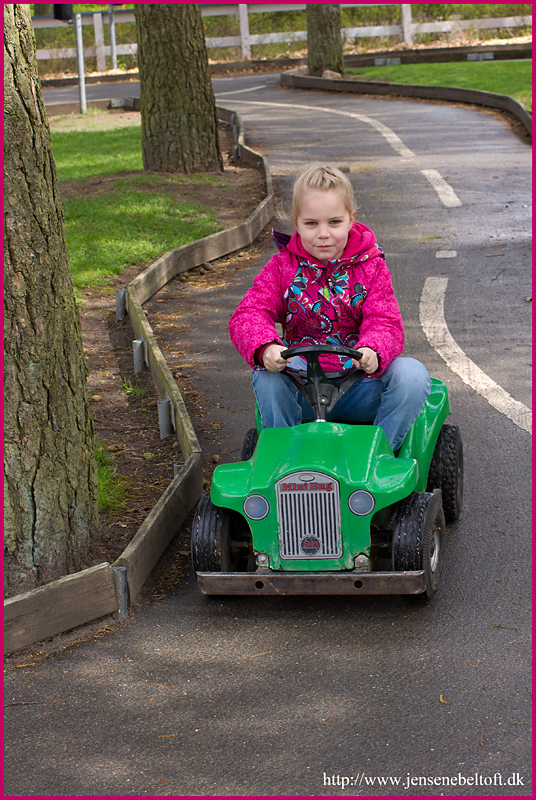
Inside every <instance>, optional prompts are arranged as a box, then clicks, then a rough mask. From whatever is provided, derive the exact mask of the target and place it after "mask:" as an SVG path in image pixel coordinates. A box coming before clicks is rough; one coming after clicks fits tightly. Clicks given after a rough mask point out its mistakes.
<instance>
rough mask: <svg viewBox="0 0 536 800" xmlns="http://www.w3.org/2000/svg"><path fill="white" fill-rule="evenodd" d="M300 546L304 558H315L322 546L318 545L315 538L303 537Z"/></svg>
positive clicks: (317, 540) (318, 541)
mask: <svg viewBox="0 0 536 800" xmlns="http://www.w3.org/2000/svg"><path fill="white" fill-rule="evenodd" d="M300 546H301V549H302V551H303V552H304V553H305V555H306V556H315V555H316V554H317V553H318V551H319V550H320V548H321V546H322V545H321V544H320V539H317V538H316V536H304V538H303V539H302V540H301V543H300Z"/></svg>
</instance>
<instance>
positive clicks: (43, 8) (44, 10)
mask: <svg viewBox="0 0 536 800" xmlns="http://www.w3.org/2000/svg"><path fill="white" fill-rule="evenodd" d="M52 5H53V4H52V3H39V4H38V5H37V4H36V5H34V12H33V15H34V17H41V16H43V17H45V16H47V15H49V14H52V13H53V10H52Z"/></svg>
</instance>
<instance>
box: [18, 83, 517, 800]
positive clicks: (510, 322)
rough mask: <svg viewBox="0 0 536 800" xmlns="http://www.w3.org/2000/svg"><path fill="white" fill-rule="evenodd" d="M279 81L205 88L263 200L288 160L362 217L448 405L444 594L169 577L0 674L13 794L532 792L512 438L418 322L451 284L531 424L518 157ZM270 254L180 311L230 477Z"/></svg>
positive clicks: (447, 306)
mask: <svg viewBox="0 0 536 800" xmlns="http://www.w3.org/2000/svg"><path fill="white" fill-rule="evenodd" d="M277 80H278V76H277V75H275V74H270V75H265V74H263V75H248V76H239V77H232V78H215V79H214V87H215V90H216V94H217V99H218V103H219V104H221V105H224V106H227V107H229V108H233V109H234V110H236V111H237V112H238V113H239V114H240V115H241V116H242V119H243V120H244V123H245V128H246V136H247V140H248V143H249V144H250V145H251V146H253V147H254V148H256V149H257V150H259V151H260V152H262V153H264V154H265V155H266V156H267V158H268V160H269V163H270V168H271V171H272V174H273V176H274V179H275V183H276V187H277V190H278V193H279V194H280V195H281V196H284V195H285V194H286V193H287V192H288V188H289V185H290V181H291V177H292V175H293V174H294V173H295V172H296V170H297V169H298V168H299V167H300V166H301V165H302V164H303V163H306V162H309V161H311V160H317V159H320V160H325V161H328V162H330V163H335V164H337V165H340V166H344V167H346V168H348V169H349V170H350V173H349V174H350V177H351V179H352V182H353V183H354V185H355V188H356V193H357V197H358V201H359V211H358V218H359V219H360V220H362V221H363V222H365V223H366V224H368V225H370V226H371V227H372V228H373V229H374V230H375V232H376V234H377V238H378V241H379V243H380V244H381V246H382V247H383V249H384V250H385V251H386V255H387V263H388V265H389V266H390V268H391V271H392V273H393V279H394V284H395V290H396V293H397V296H398V299H399V302H400V305H401V309H402V313H403V316H404V320H405V326H406V352H407V354H408V355H411V356H414V357H416V358H419V359H420V360H422V361H423V362H424V364H425V365H426V367H427V368H428V369H429V371H430V372H431V374H432V375H433V376H435V377H438V378H441V379H442V380H444V381H445V383H446V384H447V386H448V388H449V395H450V399H451V405H452V411H453V413H452V419H453V421H455V422H456V423H457V424H459V426H460V428H461V430H462V435H463V440H464V449H465V463H466V475H465V505H464V510H463V513H462V515H461V517H460V520H459V521H458V523H457V524H455V525H451V526H449V528H448V537H447V552H446V570H445V574H444V578H443V583H442V587H441V590H440V592H439V593H438V594H437V595H436V597H435V598H434V600H433V601H432V602H431V603H429V604H427V605H424V606H422V605H415V604H413V603H410V602H408V600H405V599H403V598H398V597H386V598H382V597H379V598H378V597H376V598H366V597H357V598H353V597H352V598H325V597H324V598H315V597H312V598H299V597H294V598H268V597H264V598H238V597H235V598H228V599H223V600H222V599H215V598H213V599H205V598H203V597H201V596H200V595H199V593H198V592H197V590H196V588H195V583H194V580H193V578H192V576H191V575H190V576H187V577H185V578H184V580H183V581H181V582H180V584H179V585H177V587H176V590H175V592H174V593H173V595H171V596H169V597H167V598H166V599H165V600H163V601H161V602H159V603H158V604H156V605H153V606H149V607H147V608H145V609H144V610H143V611H141V612H139V613H138V614H136V615H135V616H134V617H133V618H132V619H131V620H130V622H129V623H128V624H126V625H124V626H123V627H119V628H117V629H116V630H114V632H113V633H111V634H109V635H108V636H106V637H104V638H102V639H100V640H99V641H88V642H86V643H81V644H79V645H77V646H76V647H71V648H68V649H67V650H64V651H62V652H59V653H57V654H55V655H54V656H53V657H50V658H48V659H46V660H45V661H43V662H41V663H39V664H38V665H37V666H36V667H24V666H19V667H18V668H16V669H10V670H9V671H8V672H7V675H6V703H7V704H8V709H7V713H6V727H5V734H6V741H7V751H6V761H5V763H6V784H5V793H6V795H8V796H13V795H15V796H19V795H119V796H127V795H153V796H154V795H157V796H160V795H258V796H267V795H269V796H273V795H312V796H316V795H344V794H348V795H363V796H375V795H378V796H386V795H392V796H402V795H426V796H440V795H445V796H446V795H461V796H465V795H474V796H490V795H518V796H525V795H529V794H530V793H531V748H530V739H529V736H530V721H531V715H530V705H529V703H530V701H529V697H530V682H531V673H530V667H529V661H530V609H531V599H530V582H531V546H530V545H531V517H530V511H529V509H530V497H531V494H530V472H531V436H530V434H529V433H528V432H527V431H526V430H524V429H522V428H521V427H519V426H518V425H516V424H515V422H513V421H512V420H511V419H509V418H508V417H507V416H506V415H505V414H504V413H501V411H500V410H498V409H496V408H493V407H492V406H491V405H490V404H489V402H488V401H487V400H486V399H485V397H483V396H482V394H481V393H479V391H478V387H477V388H473V387H471V386H469V385H467V384H466V383H464V382H463V381H462V379H461V378H460V377H459V376H458V375H457V374H456V373H455V372H454V371H453V370H452V369H451V368H450V367H449V366H448V365H447V363H446V362H445V360H444V359H443V358H442V357H441V356H440V355H439V353H438V352H437V351H436V349H435V348H434V347H433V346H432V345H431V344H430V342H429V341H428V339H427V338H426V335H425V333H424V330H423V328H422V325H421V323H420V314H421V312H422V309H421V308H420V306H421V298H422V293H423V288H424V285H425V281H426V280H427V279H428V278H443V279H447V289H446V294H445V300H444V310H445V323H446V325H447V326H448V330H449V331H450V334H451V335H452V337H453V339H454V340H455V342H456V344H457V345H458V346H459V347H460V348H461V349H462V350H463V352H464V353H465V354H466V355H467V357H468V358H469V359H470V360H471V361H472V362H474V364H476V365H477V366H478V367H479V368H480V370H481V371H482V373H484V374H485V375H486V376H489V378H490V379H492V380H493V381H495V382H496V384H498V385H499V386H501V387H502V388H504V389H506V390H507V391H508V392H509V393H510V395H511V396H512V397H513V398H514V399H515V400H517V401H518V402H519V403H522V404H523V405H525V406H529V405H530V387H531V368H530V362H531V353H530V311H531V308H530V305H531V304H530V302H528V301H527V298H528V297H530V295H531V288H530V264H531V261H530V239H529V235H530V224H529V222H530V212H531V199H530V198H531V194H530V189H531V180H530V174H531V151H530V147H529V146H528V145H527V143H526V142H525V141H522V140H521V139H519V138H518V137H517V135H516V134H515V133H514V132H513V131H512V130H511V129H510V128H509V127H508V125H507V124H506V123H505V121H504V120H503V119H502V118H501V117H499V116H497V115H495V114H490V113H486V112H482V111H478V110H475V109H472V108H468V107H464V106H452V105H447V104H439V103H426V102H419V101H408V100H393V99H385V98H381V99H380V98H374V97H359V96H355V95H339V94H332V93H323V92H308V91H290V90H284V89H281V88H280V87H278V85H277ZM128 86H129V88H130V95H128V96H132V85H130V84H129V85H128ZM94 88H95V89H96V88H97V87H88V93H89V90H90V89H91V90H93V89H94ZM104 88H105V89H106V91H107V93H108V96H117V94H116V93H115V92H114V93H113V94H110V87H109V86H108V87H104ZM114 88H115V87H114ZM49 91H58V90H49ZM62 91H63V90H62ZM47 94H48V91H47V92H46V93H45V95H47ZM431 170H432V171H433V173H431V172H430V171H431ZM437 175H439V176H440V178H442V180H443V183H438V182H437V180H435V183H436V185H437V186H439V189H436V188H434V185H432V182H431V177H433V176H435V179H437ZM445 185H446V186H447V187H450V192H448V191H447V190H446V189H445ZM449 197H450V199H451V200H452V198H453V197H455V198H457V200H458V203H459V204H457V205H445V200H448V198H449ZM273 251H274V248H273V247H272V246H271V245H270V244H266V245H265V246H263V248H262V252H260V253H259V254H258V256H257V257H256V258H255V259H254V262H253V263H251V264H250V265H249V267H248V268H247V269H246V270H240V271H239V272H237V273H236V280H235V281H233V282H229V283H228V284H227V285H225V286H223V287H220V288H214V289H212V290H211V289H205V290H202V291H201V290H197V291H194V290H192V291H191V292H190V294H188V295H187V297H188V302H189V303H190V304H194V303H195V304H196V305H195V307H196V309H197V311H198V312H199V314H197V315H192V326H191V332H190V339H191V343H192V348H193V344H194V343H195V342H196V341H197V342H198V343H199V342H203V344H202V345H201V346H199V348H198V349H199V353H200V366H201V367H202V368H201V369H200V370H199V374H200V385H202V386H204V388H205V391H206V395H207V397H208V399H209V401H210V402H211V403H212V405H213V407H214V412H213V413H214V415H215V418H219V419H220V420H221V422H222V423H223V424H224V425H225V426H226V436H227V445H226V449H227V453H228V460H233V458H234V457H235V456H236V452H237V450H238V449H239V446H240V437H241V435H243V433H244V431H245V430H246V429H247V428H248V427H249V426H250V424H251V422H252V411H251V402H250V401H249V398H250V397H251V395H250V387H249V375H248V370H247V367H245V365H244V364H243V362H241V360H240V358H239V357H238V356H237V354H236V353H235V352H234V351H233V350H232V347H231V346H230V344H229V342H228V339H227V335H226V321H227V320H228V316H229V313H230V311H231V310H232V308H234V306H235V305H236V303H237V302H238V300H239V299H240V296H241V295H242V294H243V292H244V291H245V288H246V287H247V286H248V285H249V284H250V283H251V280H252V277H253V275H254V274H255V272H256V271H258V270H259V269H260V268H261V266H262V265H263V263H264V262H265V261H266V259H267V258H268V256H269V255H270V253H271V252H273ZM434 781H435V783H434ZM448 781H450V785H449V783H448Z"/></svg>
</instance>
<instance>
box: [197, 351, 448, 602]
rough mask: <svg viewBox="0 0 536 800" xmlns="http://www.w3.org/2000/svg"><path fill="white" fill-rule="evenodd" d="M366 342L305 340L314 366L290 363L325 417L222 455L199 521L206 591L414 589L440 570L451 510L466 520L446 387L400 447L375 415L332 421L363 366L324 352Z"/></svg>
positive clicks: (254, 437)
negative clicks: (230, 457)
mask: <svg viewBox="0 0 536 800" xmlns="http://www.w3.org/2000/svg"><path fill="white" fill-rule="evenodd" d="M322 353H336V354H338V355H345V356H347V357H353V358H355V357H356V351H355V350H353V351H352V350H350V349H348V348H346V347H339V346H336V345H314V346H313V345H311V346H309V345H306V346H300V347H294V348H291V349H289V350H286V351H285V352H284V353H283V356H284V358H291V357H292V356H295V355H300V356H302V357H303V358H305V359H306V360H307V371H306V372H305V371H303V372H298V371H296V370H290V369H288V368H287V369H286V373H287V374H288V375H289V376H290V377H291V378H292V380H293V381H294V383H295V384H296V385H297V386H298V387H299V388H300V391H301V392H302V393H303V394H304V396H305V397H306V398H307V400H308V402H309V403H310V405H311V406H312V408H313V410H314V412H315V416H316V421H314V422H308V423H302V424H301V425H297V426H294V427H286V428H267V429H264V430H262V429H261V425H260V419H259V415H258V411H257V413H256V417H257V428H253V429H251V430H250V431H248V433H247V435H246V438H245V440H244V447H243V452H242V461H241V462H239V463H236V464H222V465H219V466H218V467H217V468H216V469H215V471H214V475H213V479H212V486H211V491H210V496H209V495H205V496H203V497H202V498H201V500H200V501H199V504H198V506H197V510H196V514H195V519H194V523H193V529H192V562H193V569H194V572H195V573H196V576H197V584H198V587H199V589H200V590H201V592H202V593H203V594H207V595H214V594H216V595H230V594H243V595H256V594H272V595H274V594H277V595H287V594H288V595H290V594H299V595H308V594H328V595H329V594H333V595H336V594H407V595H421V596H422V597H423V598H430V597H432V596H433V595H434V594H435V592H436V590H437V588H438V586H439V582H440V580H441V572H442V567H443V553H444V537H445V520H446V521H447V522H452V521H454V520H456V519H457V518H458V515H459V513H460V510H461V506H462V497H463V451H462V441H461V437H460V432H459V430H458V427H457V426H455V425H449V424H445V420H446V418H447V416H448V415H449V413H450V406H449V400H448V393H447V388H446V386H445V385H444V384H443V383H442V382H441V381H439V380H436V379H432V389H431V393H430V395H429V397H428V398H427V400H426V403H425V405H424V407H423V409H422V411H421V413H420V415H419V416H418V418H417V420H416V421H415V422H414V424H413V425H412V427H411V429H410V430H409V432H408V434H407V436H406V438H405V440H404V443H403V445H402V447H401V448H400V450H399V451H398V452H397V453H396V455H394V454H393V451H392V450H391V448H390V446H389V444H388V442H387V439H386V437H385V434H384V432H383V430H382V429H381V428H379V427H377V426H375V425H371V424H344V423H340V422H327V421H326V415H327V413H329V411H330V410H331V408H333V406H334V405H335V403H336V402H337V401H338V400H339V399H340V397H341V396H342V395H343V394H344V393H345V392H346V391H347V390H348V389H349V388H350V386H351V385H352V383H353V382H354V381H355V380H357V379H359V378H360V377H361V376H362V372H361V371H360V370H357V369H356V370H345V372H344V377H342V378H341V377H340V376H339V375H336V376H335V377H334V376H333V375H331V376H330V377H329V378H328V376H326V374H325V373H324V371H323V369H322V367H321V365H320V363H319V357H320V355H321V354H322Z"/></svg>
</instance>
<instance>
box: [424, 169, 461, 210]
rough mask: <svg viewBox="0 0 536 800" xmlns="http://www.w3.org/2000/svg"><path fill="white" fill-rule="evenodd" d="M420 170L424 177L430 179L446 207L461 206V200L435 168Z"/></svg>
mask: <svg viewBox="0 0 536 800" xmlns="http://www.w3.org/2000/svg"><path fill="white" fill-rule="evenodd" d="M421 172H422V174H423V175H424V177H425V178H426V179H427V180H429V181H430V183H431V184H432V186H433V187H434V189H435V190H436V192H437V194H438V195H439V199H440V200H441V202H442V203H443V205H444V206H446V207H447V208H455V207H456V206H461V204H462V201H461V200H460V198H459V197H458V195H457V194H456V192H455V191H454V189H453V188H452V186H450V184H448V183H447V182H446V180H445V179H444V178H442V177H441V175H440V174H439V172H438V171H437V170H436V169H421Z"/></svg>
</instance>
